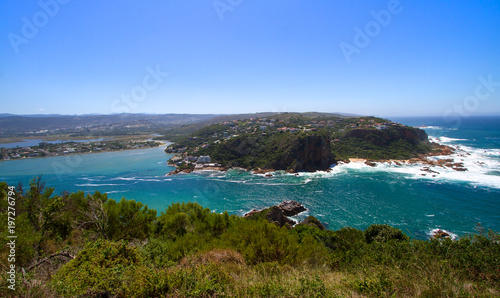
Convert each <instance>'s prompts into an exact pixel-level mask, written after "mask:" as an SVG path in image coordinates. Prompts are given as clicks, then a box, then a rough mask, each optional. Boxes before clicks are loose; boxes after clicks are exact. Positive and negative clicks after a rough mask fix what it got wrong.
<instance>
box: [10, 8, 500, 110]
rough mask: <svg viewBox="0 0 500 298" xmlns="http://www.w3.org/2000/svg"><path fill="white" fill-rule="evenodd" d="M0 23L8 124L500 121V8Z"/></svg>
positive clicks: (48, 12)
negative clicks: (194, 118)
mask: <svg viewBox="0 0 500 298" xmlns="http://www.w3.org/2000/svg"><path fill="white" fill-rule="evenodd" d="M44 3H45V4H44ZM0 19H1V22H0V37H1V42H0V100H1V108H0V113H14V114H87V113H101V114H109V113H119V112H131V113H244V112H264V111H269V112H286V111H289V112H290V111H297V112H300V111H301V112H305V111H321V112H344V113H355V114H365V115H378V116H398V115H400V116H407V115H438V116H440V115H445V114H446V115H450V114H456V115H459V114H463V115H480V114H500V1H493V0H491V1H483V0H477V1H460V0H459V1H456V0H455V1H451V0H446V1H431V0H428V1H424V0H422V1H418V0H413V1H411V0H401V1H396V0H384V1H352V0H344V1H333V0H317V1H310V0H273V1H269V0H215V1H214V0H161V1H160V0H144V1H139V0H137V1H131V0H122V1H102V0H99V1H98V0H87V1H76V0H64V1H63V0H41V1H1V3H0Z"/></svg>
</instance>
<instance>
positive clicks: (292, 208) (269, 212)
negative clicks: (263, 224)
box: [245, 201, 325, 230]
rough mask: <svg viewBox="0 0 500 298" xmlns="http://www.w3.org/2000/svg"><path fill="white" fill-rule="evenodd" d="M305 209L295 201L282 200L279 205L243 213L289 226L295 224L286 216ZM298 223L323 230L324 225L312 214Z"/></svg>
mask: <svg viewBox="0 0 500 298" xmlns="http://www.w3.org/2000/svg"><path fill="white" fill-rule="evenodd" d="M306 210H307V209H306V208H305V207H304V206H303V205H302V204H300V203H299V202H297V201H284V202H282V203H281V204H279V205H275V206H272V207H269V208H266V209H262V210H256V209H254V210H252V211H250V212H248V213H247V214H245V218H253V219H258V218H265V219H266V220H268V221H269V222H271V223H274V224H275V225H277V226H279V227H283V226H286V227H289V228H292V226H293V225H294V224H295V222H294V221H293V220H291V219H289V218H288V216H295V215H297V214H299V213H301V212H304V211H306ZM298 225H306V226H310V227H314V228H317V229H320V230H324V229H325V227H324V226H323V224H321V222H320V221H319V220H318V219H317V218H316V217H314V216H309V217H307V218H306V219H305V220H304V221H303V222H301V223H299V224H298Z"/></svg>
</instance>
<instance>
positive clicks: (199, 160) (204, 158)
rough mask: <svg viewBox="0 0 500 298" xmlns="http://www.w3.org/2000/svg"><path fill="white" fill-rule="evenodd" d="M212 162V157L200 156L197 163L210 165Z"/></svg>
mask: <svg viewBox="0 0 500 298" xmlns="http://www.w3.org/2000/svg"><path fill="white" fill-rule="evenodd" d="M210 161H211V158H210V156H200V157H198V159H197V160H196V163H198V164H204V163H209V162H210Z"/></svg>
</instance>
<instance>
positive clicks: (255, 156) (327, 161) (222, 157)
mask: <svg viewBox="0 0 500 298" xmlns="http://www.w3.org/2000/svg"><path fill="white" fill-rule="evenodd" d="M203 154H205V155H209V156H211V157H212V159H213V160H215V161H216V162H219V163H221V164H222V165H223V166H226V167H242V168H246V169H248V170H258V169H268V170H271V169H272V170H285V171H290V172H299V171H307V172H314V171H317V170H327V169H328V168H329V167H330V165H332V164H333V163H334V162H335V159H334V156H333V154H332V150H331V147H330V139H329V137H328V136H327V135H323V134H303V133H286V132H284V133H276V134H272V135H242V136H237V137H233V138H231V139H229V140H227V141H225V142H223V143H220V144H216V145H212V146H209V147H208V148H206V149H205V150H204V151H203Z"/></svg>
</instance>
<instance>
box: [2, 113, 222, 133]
mask: <svg viewBox="0 0 500 298" xmlns="http://www.w3.org/2000/svg"><path fill="white" fill-rule="evenodd" d="M218 116H219V115H212V114H114V115H12V114H1V115H0V128H1V131H2V135H3V136H15V135H26V134H30V133H31V134H33V133H36V132H40V131H47V132H48V133H52V134H57V133H59V132H61V133H72V134H85V133H89V132H90V131H100V132H103V131H109V130H111V129H114V130H115V131H116V129H117V128H123V127H127V126H128V128H130V127H135V128H137V127H141V128H142V129H145V130H150V131H151V130H159V129H165V128H173V127H176V126H179V125H183V124H191V123H196V122H200V121H206V120H208V119H212V118H214V117H218ZM118 132H119V131H118Z"/></svg>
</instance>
